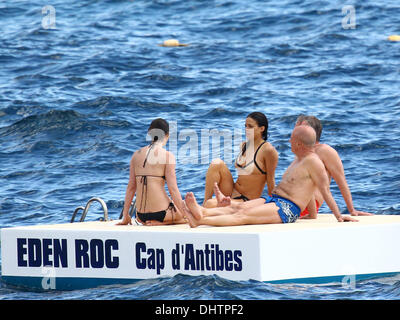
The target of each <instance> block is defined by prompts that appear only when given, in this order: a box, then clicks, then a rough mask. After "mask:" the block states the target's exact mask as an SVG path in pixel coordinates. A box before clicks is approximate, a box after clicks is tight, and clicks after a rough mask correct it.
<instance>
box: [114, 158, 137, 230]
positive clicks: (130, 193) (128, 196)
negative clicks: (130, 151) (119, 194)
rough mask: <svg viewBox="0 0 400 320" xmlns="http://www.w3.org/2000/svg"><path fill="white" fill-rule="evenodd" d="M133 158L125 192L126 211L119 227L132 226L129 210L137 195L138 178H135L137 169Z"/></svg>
mask: <svg viewBox="0 0 400 320" xmlns="http://www.w3.org/2000/svg"><path fill="white" fill-rule="evenodd" d="M133 162H134V161H133V156H132V159H131V162H130V168H129V182H128V186H127V187H126V192H125V200H124V210H123V213H122V221H121V222H119V223H118V225H126V224H131V217H130V216H129V208H130V206H131V203H132V200H133V197H134V195H135V193H136V176H135V167H134V165H133Z"/></svg>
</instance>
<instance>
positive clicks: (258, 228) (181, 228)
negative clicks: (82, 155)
mask: <svg viewBox="0 0 400 320" xmlns="http://www.w3.org/2000/svg"><path fill="white" fill-rule="evenodd" d="M354 218H356V219H358V220H359V221H358V222H342V223H339V222H337V220H336V218H335V217H334V216H333V214H319V215H318V218H317V219H299V220H297V221H296V222H295V223H290V224H263V225H243V226H233V227H212V226H199V227H197V228H190V227H189V225H187V224H179V225H167V226H134V225H127V226H119V225H116V224H117V223H118V222H119V220H114V221H107V222H102V221H88V222H75V223H62V224H43V225H33V226H23V227H16V228H22V229H30V230H34V229H44V230H45V229H53V230H65V231H66V230H93V231H94V230H99V231H116V230H118V231H121V230H125V231H135V232H149V231H151V232H201V233H208V232H209V233H225V232H226V233H264V232H276V231H291V230H304V229H319V228H349V227H362V226H367V225H368V226H371V225H382V224H400V215H374V216H360V217H354Z"/></svg>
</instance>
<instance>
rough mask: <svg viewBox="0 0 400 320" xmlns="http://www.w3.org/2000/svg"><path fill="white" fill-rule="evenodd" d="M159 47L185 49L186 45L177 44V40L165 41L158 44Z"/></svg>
mask: <svg viewBox="0 0 400 320" xmlns="http://www.w3.org/2000/svg"><path fill="white" fill-rule="evenodd" d="M159 46H161V47H186V46H187V44H185V43H179V40H177V39H168V40H165V41H164V42H163V43H162V44H159Z"/></svg>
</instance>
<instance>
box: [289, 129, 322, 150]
mask: <svg viewBox="0 0 400 320" xmlns="http://www.w3.org/2000/svg"><path fill="white" fill-rule="evenodd" d="M315 142H316V133H315V130H314V129H313V128H312V127H311V126H308V125H298V126H296V127H295V128H294V129H293V132H292V135H291V137H290V144H291V147H292V152H293V153H294V154H296V155H302V154H305V153H308V152H310V151H312V150H313V149H314V146H315Z"/></svg>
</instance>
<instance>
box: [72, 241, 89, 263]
mask: <svg viewBox="0 0 400 320" xmlns="http://www.w3.org/2000/svg"><path fill="white" fill-rule="evenodd" d="M88 251H89V244H88V242H87V240H84V239H76V240H75V263H76V267H77V268H89V254H88Z"/></svg>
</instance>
